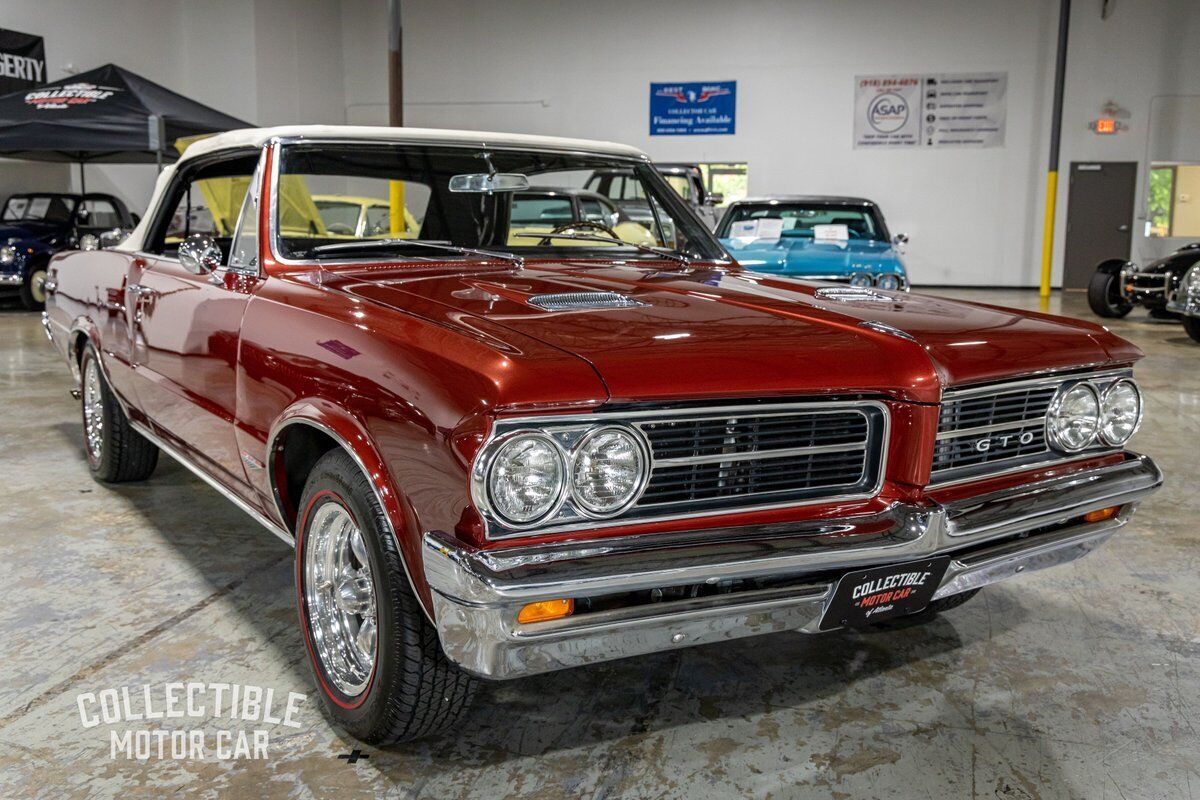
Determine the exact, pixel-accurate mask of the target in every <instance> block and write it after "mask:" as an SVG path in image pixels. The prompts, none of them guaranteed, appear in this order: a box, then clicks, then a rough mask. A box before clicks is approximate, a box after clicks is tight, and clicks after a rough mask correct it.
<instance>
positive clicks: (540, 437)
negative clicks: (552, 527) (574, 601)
mask: <svg viewBox="0 0 1200 800" xmlns="http://www.w3.org/2000/svg"><path fill="white" fill-rule="evenodd" d="M565 478H566V466H565V462H564V459H563V454H562V451H561V450H560V449H559V447H558V445H556V444H555V443H554V440H552V439H551V438H550V437H549V436H546V435H545V434H543V433H537V432H531V433H516V434H513V435H512V436H511V437H509V438H508V439H507V440H506V441H504V443H503V444H501V445H500V447H499V449H498V450H496V451H495V454H494V455H493V456H492V457H491V461H490V463H489V465H488V468H487V494H488V501H489V503H490V505H491V507H492V508H493V509H494V510H495V512H496V513H497V514H498V515H499V516H500V517H501V518H502V519H503V520H505V521H506V522H508V523H510V524H513V525H529V524H531V523H534V522H537V521H538V520H541V519H543V518H544V517H547V516H549V515H550V514H551V512H553V511H554V510H555V509H556V508H558V506H559V503H560V502H561V501H562V495H563V489H564V485H565Z"/></svg>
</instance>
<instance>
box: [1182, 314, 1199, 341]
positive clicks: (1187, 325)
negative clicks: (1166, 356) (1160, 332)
mask: <svg viewBox="0 0 1200 800" xmlns="http://www.w3.org/2000/svg"><path fill="white" fill-rule="evenodd" d="M1183 329H1184V330H1185V331H1187V335H1188V336H1190V337H1192V341H1193V342H1200V317H1184V318H1183Z"/></svg>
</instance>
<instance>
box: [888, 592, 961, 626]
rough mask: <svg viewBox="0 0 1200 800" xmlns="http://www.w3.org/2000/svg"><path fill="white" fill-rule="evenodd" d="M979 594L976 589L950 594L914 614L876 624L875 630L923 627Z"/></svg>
mask: <svg viewBox="0 0 1200 800" xmlns="http://www.w3.org/2000/svg"><path fill="white" fill-rule="evenodd" d="M977 594H979V590H978V589H968V590H967V591H965V592H960V593H958V594H952V595H950V596H949V597H943V598H941V599H939V600H934V601H932V602H931V603H930V604H929V605H927V606H925V608H923V609H921V610H920V611H918V612H916V613H914V614H908V615H907V616H903V617H895V618H894V619H889V620H887V621H886V622H879V623H876V625H875V626H874V627H877V628H884V629H887V628H908V627H911V626H913V625H924V624H925V623H927V622H932V621H933V620H934V619H935V618H936V617H937V616H938V615H939V614H941V613H943V612H945V611H949V610H950V609H952V608H958V607H959V606H961V605H962V604H963V603H965V602H967V601H968V600H970V599H971V598H972V597H974V596H975V595H977Z"/></svg>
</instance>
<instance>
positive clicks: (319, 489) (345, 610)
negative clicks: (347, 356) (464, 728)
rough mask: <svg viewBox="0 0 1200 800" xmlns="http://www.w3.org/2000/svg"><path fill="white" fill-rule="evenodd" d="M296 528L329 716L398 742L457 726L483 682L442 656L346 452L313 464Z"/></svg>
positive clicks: (300, 583) (299, 588)
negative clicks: (479, 682)
mask: <svg viewBox="0 0 1200 800" xmlns="http://www.w3.org/2000/svg"><path fill="white" fill-rule="evenodd" d="M300 508H301V509H302V511H301V513H300V518H299V520H298V522H297V524H296V533H297V538H296V592H297V599H298V604H299V611H300V624H301V627H302V629H303V631H304V637H305V644H306V646H307V648H308V653H309V665H310V667H311V668H312V671H313V677H314V678H315V680H316V683H317V686H318V687H319V688H320V692H319V694H320V696H321V702H322V705H323V706H324V708H325V712H326V714H327V715H328V716H329V717H331V718H332V719H333V720H334V721H335V722H337V723H338V724H339V725H340V726H341V727H342V728H344V729H345V730H346V731H348V732H349V733H350V734H352V735H353V736H355V737H356V738H358V739H360V740H362V741H364V742H366V743H368V744H373V745H381V746H386V745H391V744H396V743H398V742H403V741H407V740H411V739H417V738H420V737H423V736H428V735H430V734H433V733H437V732H439V731H442V730H445V729H446V728H449V727H450V726H452V725H453V724H454V723H455V722H457V721H458V719H459V718H460V717H461V716H462V714H463V712H465V711H466V710H467V708H468V707H469V705H470V703H471V700H472V698H473V697H474V694H475V691H476V688H477V686H478V681H477V680H476V679H474V678H472V677H471V676H470V675H468V674H467V673H465V672H463V671H462V670H461V669H459V668H458V666H457V665H455V664H453V663H452V662H451V661H450V660H449V659H447V658H446V656H445V655H444V654H443V652H442V646H441V642H440V641H439V639H438V635H437V630H436V629H435V628H434V627H433V625H432V624H431V623H430V622H429V620H428V619H427V618H426V617H425V613H424V611H422V609H421V605H420V602H419V601H418V600H417V597H416V596H415V595H414V594H413V591H412V588H411V587H410V586H409V582H408V577H407V575H406V573H405V571H404V563H403V561H402V560H401V555H400V552H399V551H398V549H397V545H396V541H395V538H394V537H393V536H392V534H391V531H390V526H389V525H388V522H387V518H386V516H385V514H384V511H383V509H382V508H381V507H380V505H379V501H378V499H377V498H376V496H375V492H374V491H373V490H372V488H371V484H370V481H369V479H368V478H367V477H366V476H365V475H364V474H363V473H362V471H361V470H360V469H359V468H358V466H357V465H356V464H355V462H354V461H353V459H351V458H350V456H349V455H348V454H347V453H346V452H345V451H343V450H341V449H334V450H331V451H330V452H328V453H326V454H325V455H324V456H322V457H321V459H320V460H319V461H318V462H317V464H316V466H314V467H313V471H312V474H311V475H310V476H309V478H308V481H307V483H306V484H305V487H304V493H303V495H302V497H301V501H300Z"/></svg>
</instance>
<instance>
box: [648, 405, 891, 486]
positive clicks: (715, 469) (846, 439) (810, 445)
mask: <svg viewBox="0 0 1200 800" xmlns="http://www.w3.org/2000/svg"><path fill="white" fill-rule="evenodd" d="M881 417H882V411H880V410H879V409H878V408H875V407H863V408H841V409H837V410H832V409H831V410H804V411H796V412H790V413H786V412H785V413H761V414H753V413H751V414H738V415H732V414H722V415H713V416H704V417H697V418H685V419H664V420H653V421H648V422H639V423H637V427H638V428H640V429H641V431H642V432H643V433H644V434H645V435H646V438H647V440H648V441H649V443H650V450H651V453H652V455H653V462H654V467H653V470H652V471H651V474H650V480H649V482H648V484H647V486H646V489H645V491H644V492H643V494H642V496H641V498H640V499H639V500H638V502H637V505H636V506H635V507H636V508H641V509H645V508H650V507H661V506H672V505H676V504H680V503H687V504H689V505H695V504H697V503H699V504H700V505H701V507H707V506H711V505H714V504H719V505H722V506H736V505H739V504H741V503H742V502H746V501H749V502H752V503H754V502H758V501H760V500H761V499H762V498H763V496H768V497H772V498H775V499H783V498H797V499H802V498H809V497H817V496H820V495H831V494H843V493H850V494H857V493H859V492H861V491H864V490H865V489H867V488H869V487H871V486H873V485H874V484H875V482H876V478H877V477H878V457H879V452H878V451H879V449H880V447H881V445H882V436H881V429H882V427H883V425H882V419H881Z"/></svg>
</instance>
